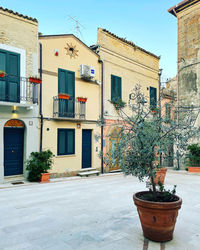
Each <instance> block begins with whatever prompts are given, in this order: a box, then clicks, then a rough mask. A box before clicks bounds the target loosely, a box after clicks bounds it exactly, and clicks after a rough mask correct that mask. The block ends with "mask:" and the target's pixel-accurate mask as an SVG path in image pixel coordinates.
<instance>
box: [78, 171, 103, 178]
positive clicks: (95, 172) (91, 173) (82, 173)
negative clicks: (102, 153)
mask: <svg viewBox="0 0 200 250" xmlns="http://www.w3.org/2000/svg"><path fill="white" fill-rule="evenodd" d="M95 174H96V175H99V174H100V171H98V170H95V171H86V172H80V173H78V175H79V176H81V177H83V176H86V177H88V176H89V175H95Z"/></svg>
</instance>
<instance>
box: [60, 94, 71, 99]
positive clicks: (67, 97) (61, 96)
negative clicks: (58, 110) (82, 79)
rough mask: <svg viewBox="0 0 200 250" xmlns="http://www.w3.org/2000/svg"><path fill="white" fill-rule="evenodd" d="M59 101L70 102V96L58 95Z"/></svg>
mask: <svg viewBox="0 0 200 250" xmlns="http://www.w3.org/2000/svg"><path fill="white" fill-rule="evenodd" d="M58 99H64V100H69V95H68V94H58Z"/></svg>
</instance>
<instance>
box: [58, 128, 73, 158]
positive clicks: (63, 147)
mask: <svg viewBox="0 0 200 250" xmlns="http://www.w3.org/2000/svg"><path fill="white" fill-rule="evenodd" d="M57 151H58V152H57V154H58V155H71V154H75V129H58V150H57Z"/></svg>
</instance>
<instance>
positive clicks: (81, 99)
mask: <svg viewBox="0 0 200 250" xmlns="http://www.w3.org/2000/svg"><path fill="white" fill-rule="evenodd" d="M77 100H78V102H87V98H83V97H77Z"/></svg>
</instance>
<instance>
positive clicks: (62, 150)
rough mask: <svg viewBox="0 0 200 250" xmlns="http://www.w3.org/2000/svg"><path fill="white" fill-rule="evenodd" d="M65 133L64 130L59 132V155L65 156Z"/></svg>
mask: <svg viewBox="0 0 200 250" xmlns="http://www.w3.org/2000/svg"><path fill="white" fill-rule="evenodd" d="M65 140H66V139H65V132H64V131H62V130H58V155H64V154H65V151H66V148H65Z"/></svg>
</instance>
